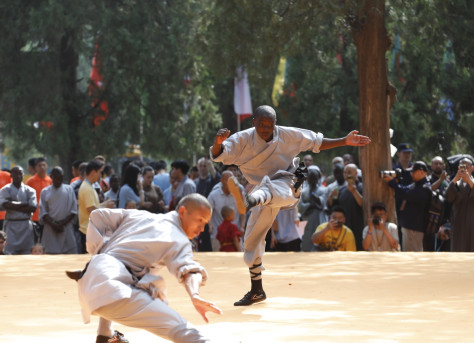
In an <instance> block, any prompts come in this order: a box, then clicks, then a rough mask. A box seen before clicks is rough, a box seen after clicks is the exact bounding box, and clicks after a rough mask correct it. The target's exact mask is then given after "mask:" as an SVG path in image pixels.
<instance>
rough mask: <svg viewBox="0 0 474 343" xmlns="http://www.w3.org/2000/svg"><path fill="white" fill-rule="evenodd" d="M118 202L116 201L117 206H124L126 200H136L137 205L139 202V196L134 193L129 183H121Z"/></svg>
mask: <svg viewBox="0 0 474 343" xmlns="http://www.w3.org/2000/svg"><path fill="white" fill-rule="evenodd" d="M118 197H119V203H118V206H117V207H118V208H125V206H126V205H127V202H129V201H134V202H136V204H137V206H138V203H139V202H140V197H139V196H138V195H136V194H135V192H134V191H133V189H132V188H131V187H130V186H129V185H123V186H122V187H120V191H119V195H118Z"/></svg>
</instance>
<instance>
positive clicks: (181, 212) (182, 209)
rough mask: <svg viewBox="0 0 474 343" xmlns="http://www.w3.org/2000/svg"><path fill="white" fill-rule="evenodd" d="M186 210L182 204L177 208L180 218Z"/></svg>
mask: <svg viewBox="0 0 474 343" xmlns="http://www.w3.org/2000/svg"><path fill="white" fill-rule="evenodd" d="M186 211H187V210H186V207H184V206H181V207H180V208H178V214H179V217H180V218H182V217H183V216H184V215H185V213H186Z"/></svg>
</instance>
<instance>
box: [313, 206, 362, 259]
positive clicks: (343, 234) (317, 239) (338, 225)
mask: <svg viewBox="0 0 474 343" xmlns="http://www.w3.org/2000/svg"><path fill="white" fill-rule="evenodd" d="M345 222H346V217H345V215H344V210H343V209H342V207H334V208H333V209H332V213H331V217H330V218H329V222H327V223H323V224H321V225H319V226H318V227H317V228H316V232H315V233H314V234H313V237H312V240H313V243H314V244H316V250H317V251H356V244H355V238H354V234H353V233H352V231H351V229H349V228H348V227H347V226H345V225H344V223H345Z"/></svg>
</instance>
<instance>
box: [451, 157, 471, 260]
mask: <svg viewBox="0 0 474 343" xmlns="http://www.w3.org/2000/svg"><path fill="white" fill-rule="evenodd" d="M473 170H474V168H473V161H472V160H471V159H469V158H464V159H462V160H461V161H460V162H459V167H458V171H457V173H456V176H455V177H454V179H453V181H452V182H451V183H450V184H449V186H448V188H447V190H446V193H445V197H446V200H447V201H449V202H451V203H452V204H453V211H452V218H451V224H452V235H451V250H452V251H456V252H472V251H474V234H473V228H474V224H473V223H474V190H473V188H474V178H473V177H472V172H473Z"/></svg>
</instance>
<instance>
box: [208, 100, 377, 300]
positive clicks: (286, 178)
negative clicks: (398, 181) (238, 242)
mask: <svg viewBox="0 0 474 343" xmlns="http://www.w3.org/2000/svg"><path fill="white" fill-rule="evenodd" d="M252 124H253V127H252V128H250V129H247V130H244V131H240V132H237V133H235V134H233V135H232V136H230V131H229V130H228V129H220V130H219V131H218V132H217V135H216V138H215V141H214V145H213V146H212V147H211V148H210V156H211V158H212V159H213V160H214V161H216V162H222V163H224V164H235V165H237V166H239V167H240V170H241V171H242V174H243V175H244V177H245V178H246V179H247V181H248V182H249V183H250V184H252V185H254V188H253V190H252V191H251V192H250V193H249V195H248V196H246V197H242V195H241V192H240V191H239V190H238V187H237V180H236V179H235V178H234V179H229V181H228V187H229V190H230V192H231V193H232V195H233V196H234V197H235V198H236V202H237V208H238V209H239V213H245V212H246V211H248V210H250V209H252V211H251V214H250V217H249V220H248V223H247V227H246V230H245V236H244V260H245V263H246V264H247V265H248V266H249V271H250V279H251V290H250V291H249V292H248V293H247V294H246V295H245V296H244V297H243V298H242V299H241V300H239V301H237V302H235V303H234V305H235V306H247V305H251V304H253V303H256V302H259V301H263V300H265V299H266V295H265V292H264V290H263V286H262V270H263V269H264V268H263V266H262V257H263V254H264V253H265V236H266V234H267V231H268V230H269V229H270V227H271V226H272V224H273V222H274V220H275V218H276V216H277V214H278V211H279V210H280V208H289V207H292V206H295V205H296V204H297V203H298V201H299V193H300V192H301V188H299V189H298V190H296V189H295V188H296V187H295V171H296V169H297V167H298V162H299V159H298V158H295V157H296V156H297V155H298V154H299V153H300V152H302V151H313V152H315V153H317V152H319V151H320V150H326V149H330V148H335V147H339V146H344V145H352V146H365V145H367V144H369V143H370V139H369V138H368V137H366V136H362V135H358V134H357V133H358V132H357V131H352V132H350V133H349V134H348V135H347V136H346V137H344V138H337V139H329V138H324V137H323V135H322V134H321V133H315V132H313V131H310V130H305V129H299V128H294V127H284V126H277V125H275V124H276V113H275V110H274V109H273V108H272V107H270V106H266V105H264V106H260V107H258V108H257V109H256V110H255V113H254V117H253V121H252Z"/></svg>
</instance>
